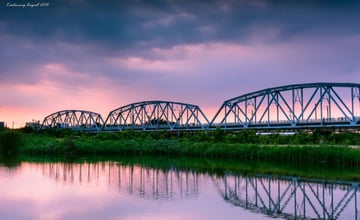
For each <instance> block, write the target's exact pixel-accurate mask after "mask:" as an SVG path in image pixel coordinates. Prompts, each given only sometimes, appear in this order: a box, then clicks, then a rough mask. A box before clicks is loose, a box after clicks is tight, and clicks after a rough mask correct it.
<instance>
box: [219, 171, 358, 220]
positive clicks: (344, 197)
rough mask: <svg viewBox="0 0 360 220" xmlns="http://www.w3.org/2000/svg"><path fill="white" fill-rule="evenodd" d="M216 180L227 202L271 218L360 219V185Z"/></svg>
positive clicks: (262, 178) (296, 180)
mask: <svg viewBox="0 0 360 220" xmlns="http://www.w3.org/2000/svg"><path fill="white" fill-rule="evenodd" d="M212 179H213V181H214V183H215V185H216V187H217V189H218V191H219V193H220V194H221V195H222V197H223V198H224V200H225V201H226V202H230V203H232V204H233V205H235V206H240V207H243V208H246V209H249V210H253V211H255V212H260V213H263V214H266V215H268V216H271V217H283V218H286V219H289V218H290V219H314V218H315V219H339V218H340V219H359V210H358V208H359V207H358V198H357V197H358V195H357V192H358V190H359V184H358V183H354V182H344V181H342V182H340V181H319V180H311V181H309V180H302V179H300V178H295V177H285V178H280V179H278V178H273V177H271V176H258V177H244V176H233V175H226V176H223V177H220V178H215V177H213V178H212ZM345 209H347V210H346V212H345Z"/></svg>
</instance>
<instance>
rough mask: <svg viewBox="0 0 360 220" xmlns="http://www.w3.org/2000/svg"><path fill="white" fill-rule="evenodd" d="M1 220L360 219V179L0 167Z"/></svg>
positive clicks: (104, 166)
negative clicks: (359, 182)
mask: <svg viewBox="0 0 360 220" xmlns="http://www.w3.org/2000/svg"><path fill="white" fill-rule="evenodd" d="M0 195H1V196H0V219H171V220H176V219H272V218H274V217H277V218H280V219H294V218H298V219H301V218H304V216H306V217H307V218H314V219H319V218H320V219H331V218H333V219H359V216H358V215H359V211H358V209H359V208H360V207H359V204H358V202H359V201H358V197H359V195H358V183H355V182H329V181H319V180H317V181H315V180H314V181H310V182H306V181H302V180H301V179H298V178H295V177H286V178H281V179H276V178H272V177H269V176H256V177H254V176H251V177H249V176H239V175H233V174H231V173H228V174H224V175H221V176H218V175H212V174H208V173H197V172H194V171H191V170H190V171H184V170H178V169H175V168H169V169H166V170H164V169H163V170H160V169H153V168H147V167H142V166H139V165H122V164H120V163H118V162H97V163H86V162H85V163H71V164H69V163H61V162H56V163H29V162H22V163H21V164H20V166H17V167H15V168H7V167H0Z"/></svg>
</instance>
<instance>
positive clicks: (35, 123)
mask: <svg viewBox="0 0 360 220" xmlns="http://www.w3.org/2000/svg"><path fill="white" fill-rule="evenodd" d="M40 126H41V124H40V121H32V122H26V124H25V127H26V128H33V129H39V128H40Z"/></svg>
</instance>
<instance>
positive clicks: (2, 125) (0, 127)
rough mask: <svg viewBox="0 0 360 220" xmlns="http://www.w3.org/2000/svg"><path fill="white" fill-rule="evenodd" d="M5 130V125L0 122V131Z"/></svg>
mask: <svg viewBox="0 0 360 220" xmlns="http://www.w3.org/2000/svg"><path fill="white" fill-rule="evenodd" d="M4 128H5V123H4V122H3V121H0V130H3V129H4Z"/></svg>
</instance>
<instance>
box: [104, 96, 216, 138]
mask: <svg viewBox="0 0 360 220" xmlns="http://www.w3.org/2000/svg"><path fill="white" fill-rule="evenodd" d="M208 124H209V121H208V119H207V118H206V116H205V114H204V113H203V112H202V111H201V109H200V108H199V107H198V106H196V105H191V104H186V103H180V102H170V101H158V100H157V101H144V102H137V103H133V104H129V105H125V106H122V107H120V108H118V109H115V110H113V111H111V112H110V113H109V115H108V117H107V118H106V120H105V124H104V130H124V129H130V130H144V131H153V130H170V131H173V130H202V129H206V128H207V126H208Z"/></svg>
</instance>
